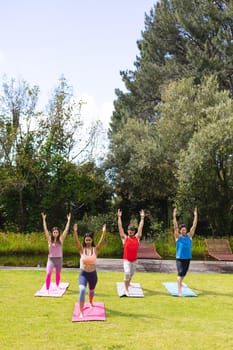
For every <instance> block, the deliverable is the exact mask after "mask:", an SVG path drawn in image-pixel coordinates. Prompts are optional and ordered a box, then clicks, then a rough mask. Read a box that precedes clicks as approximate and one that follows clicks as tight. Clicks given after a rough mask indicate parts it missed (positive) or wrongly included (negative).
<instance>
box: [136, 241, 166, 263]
mask: <svg viewBox="0 0 233 350" xmlns="http://www.w3.org/2000/svg"><path fill="white" fill-rule="evenodd" d="M138 259H162V258H161V256H160V255H159V253H158V252H157V251H156V249H155V246H154V243H145V242H140V244H139V248H138Z"/></svg>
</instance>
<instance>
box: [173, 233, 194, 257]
mask: <svg viewBox="0 0 233 350" xmlns="http://www.w3.org/2000/svg"><path fill="white" fill-rule="evenodd" d="M191 258H192V240H191V238H190V237H189V236H188V235H187V236H185V237H184V236H180V237H179V238H178V240H177V241H176V259H191Z"/></svg>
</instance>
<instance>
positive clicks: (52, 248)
mask: <svg viewBox="0 0 233 350" xmlns="http://www.w3.org/2000/svg"><path fill="white" fill-rule="evenodd" d="M49 258H62V244H61V243H58V242H53V243H52V242H51V243H50V244H49Z"/></svg>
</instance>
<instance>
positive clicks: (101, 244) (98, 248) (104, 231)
mask: <svg viewBox="0 0 233 350" xmlns="http://www.w3.org/2000/svg"><path fill="white" fill-rule="evenodd" d="M105 236H106V224H104V225H103V228H102V235H101V237H100V240H99V242H98V244H97V245H96V247H95V252H96V254H99V251H100V249H101V248H102V246H103V244H104V240H105Z"/></svg>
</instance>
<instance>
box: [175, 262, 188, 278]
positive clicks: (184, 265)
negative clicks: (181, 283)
mask: <svg viewBox="0 0 233 350" xmlns="http://www.w3.org/2000/svg"><path fill="white" fill-rule="evenodd" d="M189 264H190V259H176V267H177V272H178V276H179V277H184V276H185V275H186V273H187V272H188V269H189Z"/></svg>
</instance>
